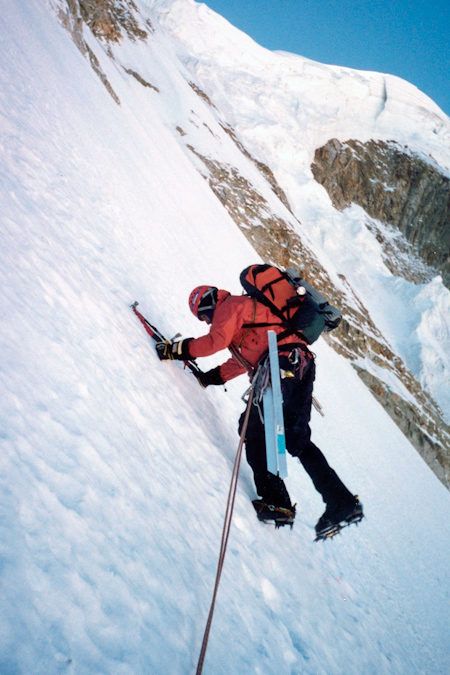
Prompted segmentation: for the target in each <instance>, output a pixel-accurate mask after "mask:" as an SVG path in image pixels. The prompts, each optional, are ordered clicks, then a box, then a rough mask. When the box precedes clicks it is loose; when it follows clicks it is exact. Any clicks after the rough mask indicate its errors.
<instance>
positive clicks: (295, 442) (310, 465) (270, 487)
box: [239, 353, 352, 507]
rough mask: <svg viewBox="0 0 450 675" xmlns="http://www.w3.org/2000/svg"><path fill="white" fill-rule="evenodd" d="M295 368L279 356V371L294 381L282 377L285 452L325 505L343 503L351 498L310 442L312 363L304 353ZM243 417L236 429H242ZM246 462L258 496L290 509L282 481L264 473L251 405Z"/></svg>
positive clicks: (260, 429) (258, 425)
mask: <svg viewBox="0 0 450 675" xmlns="http://www.w3.org/2000/svg"><path fill="white" fill-rule="evenodd" d="M300 357H301V358H300V359H299V362H298V363H297V364H293V363H291V362H290V361H289V359H288V356H287V355H285V354H280V369H281V371H282V372H283V371H287V372H288V373H292V374H293V377H292V376H290V377H282V379H281V389H282V394H283V414H284V426H285V434H286V448H287V450H288V452H289V453H290V454H291V455H293V456H294V457H298V458H299V460H300V462H301V463H302V465H303V467H304V469H305V471H306V472H307V473H308V475H309V476H310V477H311V480H312V482H313V484H314V487H315V488H316V490H317V491H318V492H319V493H320V494H321V495H322V498H323V500H324V502H325V503H326V504H330V503H338V502H342V501H346V500H347V499H349V498H351V497H352V495H351V493H350V492H349V490H347V488H346V487H345V485H344V484H343V483H342V481H341V480H340V478H339V477H338V475H337V474H336V472H335V471H334V470H333V469H332V468H331V467H330V465H329V464H328V462H327V460H326V459H325V457H324V455H323V454H322V452H321V451H320V450H319V448H318V447H317V445H314V443H313V442H312V441H311V429H310V427H309V421H310V418H311V405H312V394H313V385H314V378H315V363H314V359H313V357H312V356H310V355H309V353H307V354H306V355H305V354H304V353H301V354H300ZM243 420H244V414H243V415H242V416H241V419H240V423H239V428H240V430H241V429H242V424H243ZM245 449H246V454H247V461H248V463H249V464H250V466H251V468H252V469H253V475H254V480H255V486H256V490H257V493H258V494H259V496H260V497H262V499H264V500H265V501H269V502H270V503H272V504H274V505H275V506H285V507H290V506H291V501H290V498H289V494H288V492H287V490H286V486H285V484H284V481H283V480H282V479H281V478H280V477H279V476H274V475H273V474H270V473H268V471H267V460H266V444H265V434H264V424H263V422H262V421H261V417H260V413H259V409H258V408H257V407H256V406H255V405H252V409H251V411H250V416H249V421H248V427H247V432H246V436H245Z"/></svg>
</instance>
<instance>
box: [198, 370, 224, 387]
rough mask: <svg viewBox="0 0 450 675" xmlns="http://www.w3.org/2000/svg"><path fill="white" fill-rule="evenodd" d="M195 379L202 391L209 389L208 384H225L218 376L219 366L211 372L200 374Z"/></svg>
mask: <svg viewBox="0 0 450 675" xmlns="http://www.w3.org/2000/svg"><path fill="white" fill-rule="evenodd" d="M196 377H197V380H198V381H199V382H200V384H201V386H202V387H203V389H206V387H209V385H210V384H216V385H219V384H225V382H224V381H223V380H222V376H221V375H220V366H217V367H216V368H213V369H212V370H208V371H207V372H206V373H200V374H199V375H197V376H196Z"/></svg>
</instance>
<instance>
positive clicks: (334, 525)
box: [315, 496, 364, 541]
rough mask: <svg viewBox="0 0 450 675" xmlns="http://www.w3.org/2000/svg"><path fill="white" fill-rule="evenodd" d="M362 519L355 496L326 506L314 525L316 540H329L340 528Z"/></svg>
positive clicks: (359, 504) (360, 508)
mask: <svg viewBox="0 0 450 675" xmlns="http://www.w3.org/2000/svg"><path fill="white" fill-rule="evenodd" d="M363 518H364V514H363V509H362V504H361V503H360V501H359V499H358V497H357V496H355V497H353V498H352V499H351V500H346V501H344V502H333V503H330V504H327V508H326V509H325V512H324V513H323V514H322V516H321V517H320V518H319V520H318V522H317V525H316V539H315V541H318V540H319V539H329V538H330V537H334V535H335V534H337V533H338V532H340V531H341V530H342V528H344V527H346V526H347V525H351V524H352V523H359V521H360V520H362V519H363Z"/></svg>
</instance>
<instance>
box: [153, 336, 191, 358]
mask: <svg viewBox="0 0 450 675" xmlns="http://www.w3.org/2000/svg"><path fill="white" fill-rule="evenodd" d="M193 339H194V338H186V339H185V340H180V341H179V342H157V343H156V353H157V354H158V357H159V360H160V361H173V360H178V361H189V359H190V358H191V356H190V354H189V343H190V341H191V340H193Z"/></svg>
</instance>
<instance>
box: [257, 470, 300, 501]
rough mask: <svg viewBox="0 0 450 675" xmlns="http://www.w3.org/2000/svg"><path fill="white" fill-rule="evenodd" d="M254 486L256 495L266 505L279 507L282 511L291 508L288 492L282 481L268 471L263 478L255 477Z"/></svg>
mask: <svg viewBox="0 0 450 675" xmlns="http://www.w3.org/2000/svg"><path fill="white" fill-rule="evenodd" d="M255 485H256V489H257V492H258V494H259V495H260V496H261V499H262V501H263V502H265V503H266V504H272V506H280V507H281V508H283V509H290V508H291V507H292V504H291V498H290V497H289V492H288V491H287V489H286V485H285V484H284V480H283V479H282V478H280V476H276V475H275V474H273V473H270V472H269V471H268V472H267V473H266V474H264V475H263V476H255Z"/></svg>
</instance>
